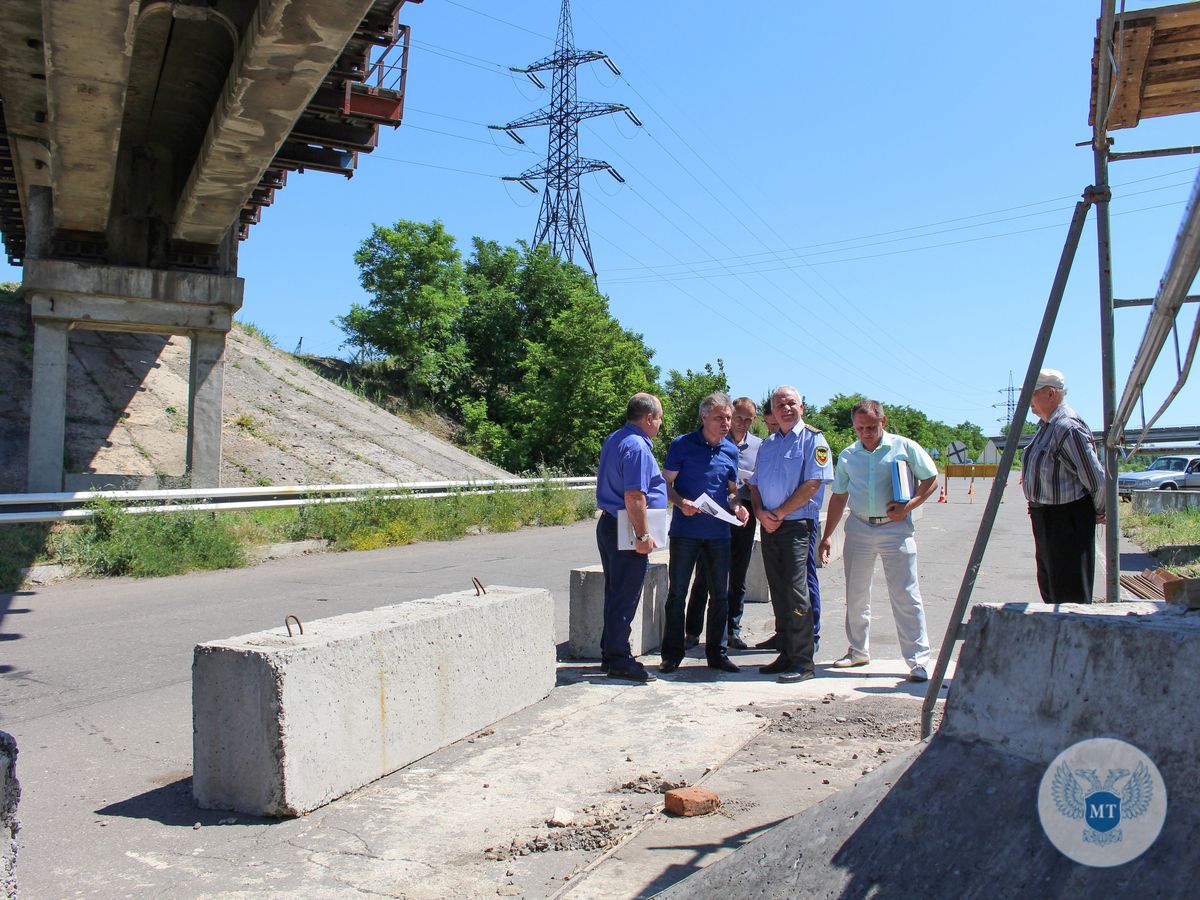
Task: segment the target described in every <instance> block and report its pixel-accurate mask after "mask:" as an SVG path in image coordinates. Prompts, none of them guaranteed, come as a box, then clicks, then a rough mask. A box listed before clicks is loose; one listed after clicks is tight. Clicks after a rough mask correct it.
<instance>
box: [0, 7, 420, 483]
mask: <svg viewBox="0 0 1200 900" xmlns="http://www.w3.org/2000/svg"><path fill="white" fill-rule="evenodd" d="M404 2H405V0H92V2H89V3H87V4H80V3H77V2H69V0H0V232H2V233H3V240H4V248H5V251H6V253H7V255H8V258H9V261H10V262H11V263H13V264H14V265H23V266H24V269H25V272H24V279H23V288H24V296H25V299H26V302H27V303H28V304H29V307H30V312H31V315H32V318H33V323H34V360H33V365H34V379H33V385H34V387H33V402H32V407H31V418H30V438H29V450H30V453H29V460H30V462H29V478H28V488H29V490H34V491H48V490H62V489H63V488H64V486H65V485H64V472H63V464H62V459H63V443H64V433H65V424H64V423H65V415H66V400H65V391H66V368H67V349H68V341H69V334H70V331H71V330H72V329H75V328H86V329H92V330H98V331H134V332H152V333H158V334H174V335H185V336H187V337H189V338H190V340H191V354H192V365H191V378H190V399H189V404H188V415H189V427H188V445H187V474H188V476H189V479H190V481H191V483H192V484H193V485H195V486H205V487H207V486H215V485H216V484H217V481H218V477H219V475H218V473H219V464H220V458H221V445H220V433H221V377H222V369H223V365H224V347H225V335H226V333H227V332H228V330H229V328H230V324H231V320H232V317H233V314H234V313H235V312H236V311H237V310H238V309H239V308H240V306H241V303H242V281H241V279H240V278H238V277H237V251H238V243H239V241H241V240H245V239H246V237H247V236H248V233H249V230H250V227H251V226H252V225H253V224H255V223H256V222H258V221H259V217H260V214H261V211H262V209H263V207H265V206H269V205H271V202H272V200H273V198H274V194H275V192H276V191H277V190H279V189H280V188H282V187H283V186H284V185H285V184H286V181H287V176H288V174H289V173H296V172H304V171H306V170H316V171H323V172H332V173H336V174H340V175H344V176H347V177H349V176H350V175H352V174H353V172H354V169H355V166H356V165H357V158H358V154H359V153H363V152H368V153H369V152H370V151H371V150H372V149H373V148H374V147H375V145H376V142H377V140H378V130H379V126H380V125H381V124H386V125H391V126H393V127H394V126H397V125H399V124H400V120H401V116H402V112H403V103H404V77H405V74H406V70H407V46H408V43H407V38H408V29H407V27H406V26H404V25H401V24H399V22H398V17H399V13H400V8H401V7H402V6H403V4H404ZM410 2H421V0H410ZM71 486H82V485H78V484H75V485H71Z"/></svg>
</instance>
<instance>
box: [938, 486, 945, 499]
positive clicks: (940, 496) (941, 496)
mask: <svg viewBox="0 0 1200 900" xmlns="http://www.w3.org/2000/svg"><path fill="white" fill-rule="evenodd" d="M945 502H946V485H945V484H944V483H943V484H942V485H941V486H940V489H939V490H938V503H945Z"/></svg>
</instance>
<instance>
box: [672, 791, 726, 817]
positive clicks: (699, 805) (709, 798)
mask: <svg viewBox="0 0 1200 900" xmlns="http://www.w3.org/2000/svg"><path fill="white" fill-rule="evenodd" d="M663 800H664V806H665V807H666V810H667V812H669V813H670V814H671V815H673V816H707V815H708V814H709V813H715V812H716V811H717V810H718V809H719V808H720V806H721V798H720V797H718V796H717V794H716V792H715V791H710V790H708V788H702V787H684V788H675V789H674V790H670V791H667V793H666V795H665V797H664V798H663Z"/></svg>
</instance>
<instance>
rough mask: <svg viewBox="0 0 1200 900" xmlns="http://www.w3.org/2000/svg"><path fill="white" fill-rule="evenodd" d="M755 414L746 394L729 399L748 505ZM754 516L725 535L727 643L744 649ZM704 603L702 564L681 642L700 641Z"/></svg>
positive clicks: (742, 493)
mask: <svg viewBox="0 0 1200 900" xmlns="http://www.w3.org/2000/svg"><path fill="white" fill-rule="evenodd" d="M756 418H758V407H757V406H756V405H755V403H754V401H753V400H751V399H750V398H749V397H738V398H737V399H736V400H734V401H733V422H732V424H731V425H730V428H729V440H730V442H731V443H732V444H733V445H734V446H735V447H737V448H738V492H737V493H738V500H739V501H740V502H741V504H742V506H744V507H745V508H746V509H747V510H749V509H750V485H749V484H748V483H746V479H747V478H748V477H750V473H751V472H753V471H754V463H755V461H756V460H757V459H758V445H759V444H761V443H762V438H760V437H758V436H757V435H755V434H751V433H750V426H751V425H753V424H754V420H755V419H756ZM757 524H758V523H757V520H756V519H754V518H749V519H747V521H746V524H745V526H744V527H742V528H731V529H730V539H729V647H730V649H733V650H748V649H749V648H748V647H747V646H746V642H745V641H743V640H742V609H743V608H744V606H745V602H746V572H747V571H748V570H749V568H750V557H751V556H752V555H753V553H754V530H755V526H756V525H757ZM707 605H708V578H707V576H706V575H705V574H704V567H703V566H698V567H697V568H696V580H695V581H693V582H692V591H691V593H690V594H689V595H688V603H687V621H686V622H685V623H684V631H685V635H684V644H685V645H686V646H688V647H695V646H696V645H697V644H699V643H700V632H701V631H703V630H704V610H705V608H706V607H707Z"/></svg>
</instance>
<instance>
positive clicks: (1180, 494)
mask: <svg viewBox="0 0 1200 900" xmlns="http://www.w3.org/2000/svg"><path fill="white" fill-rule="evenodd" d="M1132 500H1133V509H1134V512H1140V513H1147V514H1149V513H1161V512H1171V511H1173V510H1180V509H1200V491H1192V490H1187V491H1134V492H1133V496H1132Z"/></svg>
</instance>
